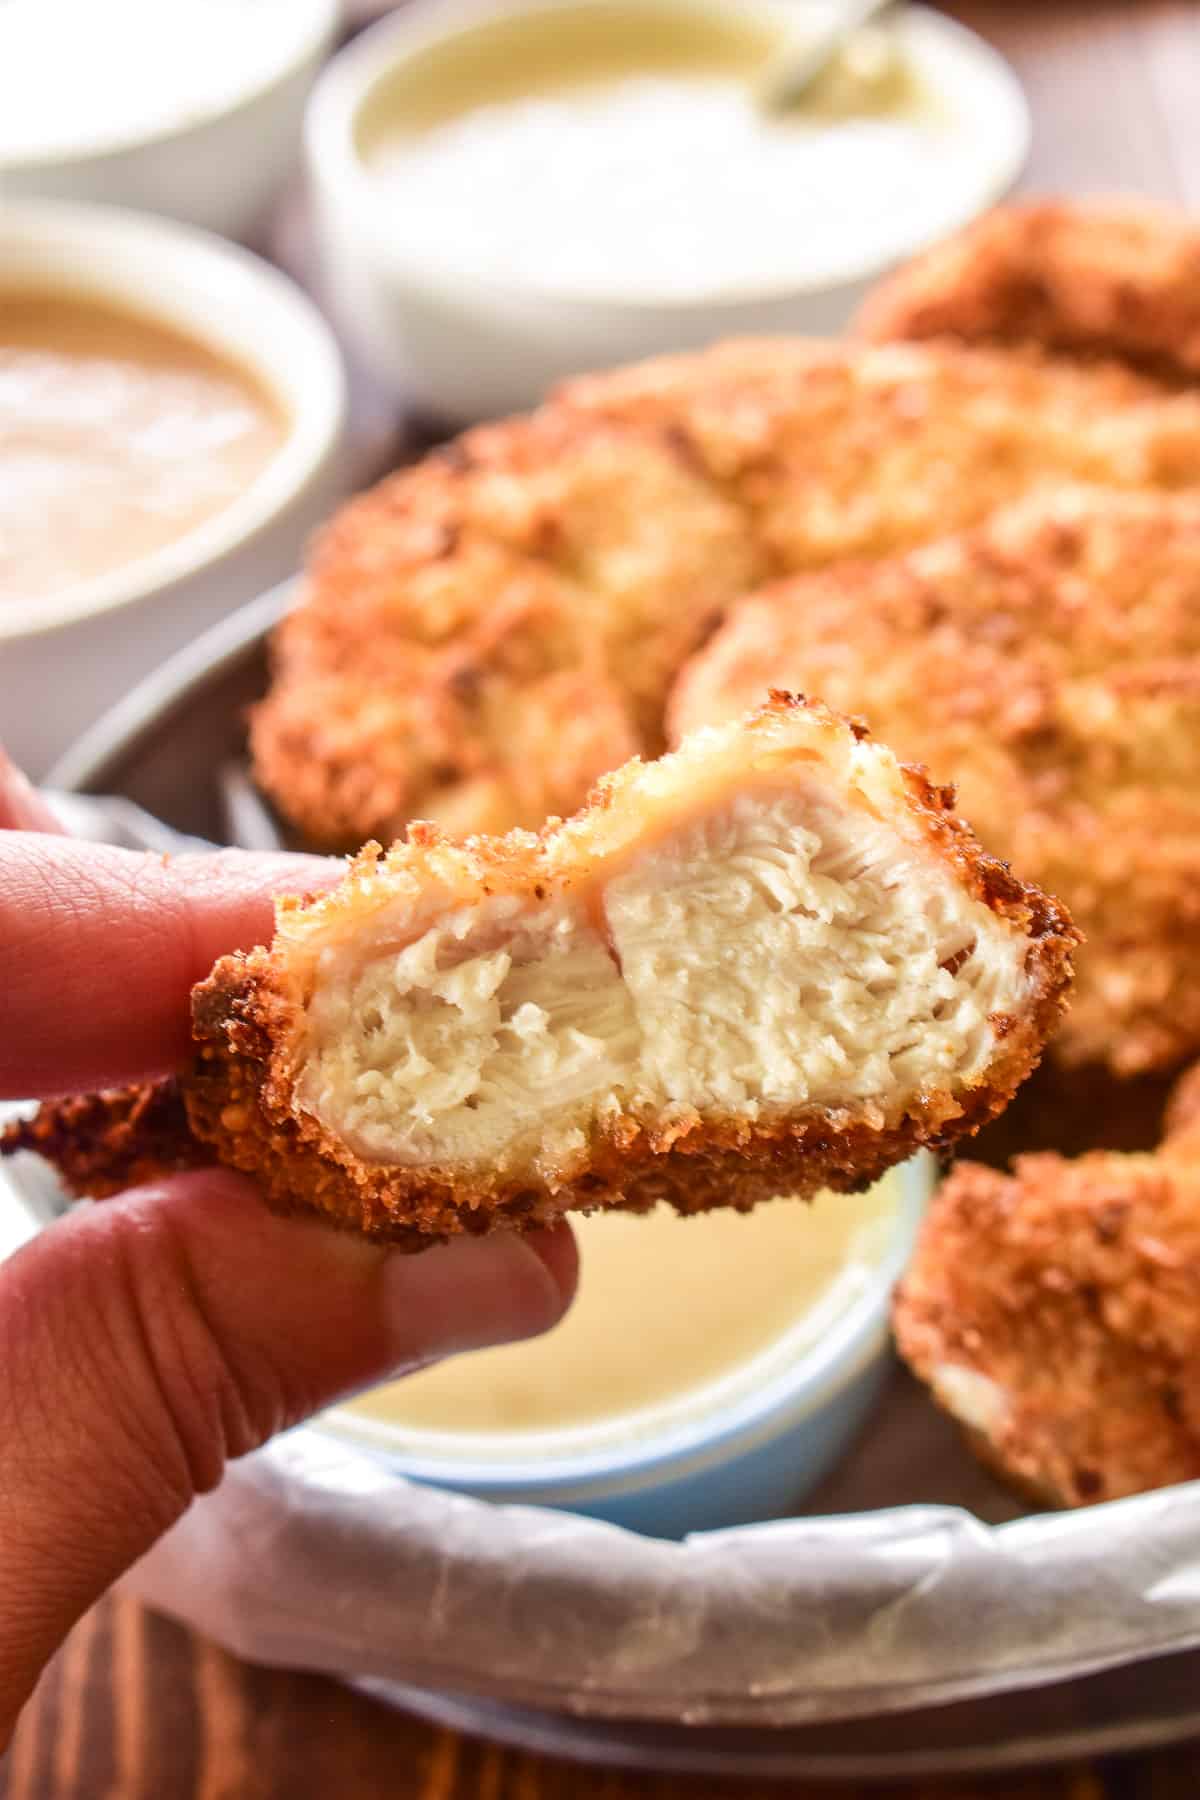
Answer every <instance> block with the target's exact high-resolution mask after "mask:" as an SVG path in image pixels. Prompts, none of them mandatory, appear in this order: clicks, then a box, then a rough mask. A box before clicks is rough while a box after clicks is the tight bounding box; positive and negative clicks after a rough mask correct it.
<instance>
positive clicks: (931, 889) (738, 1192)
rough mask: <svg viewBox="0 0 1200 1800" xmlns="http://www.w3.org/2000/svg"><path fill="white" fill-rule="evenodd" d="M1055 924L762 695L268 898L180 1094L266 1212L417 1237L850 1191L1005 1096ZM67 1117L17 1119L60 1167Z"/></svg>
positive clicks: (1051, 990)
mask: <svg viewBox="0 0 1200 1800" xmlns="http://www.w3.org/2000/svg"><path fill="white" fill-rule="evenodd" d="M1074 938H1075V933H1074V931H1073V928H1072V927H1071V925H1070V923H1069V921H1068V920H1067V918H1066V916H1065V914H1064V913H1063V912H1062V910H1061V909H1060V908H1059V907H1058V906H1057V905H1056V904H1055V903H1054V902H1053V901H1049V900H1047V899H1046V898H1045V896H1044V895H1042V894H1040V893H1039V892H1038V891H1037V890H1036V889H1033V888H1028V887H1024V886H1023V885H1022V884H1021V883H1020V882H1019V881H1017V880H1015V879H1014V877H1013V876H1012V875H1011V874H1010V873H1009V872H1008V870H1007V869H1006V868H1005V867H1004V866H1003V865H1002V864H999V863H997V862H995V861H993V859H992V858H990V857H988V856H986V855H985V854H984V853H983V852H982V851H981V850H980V848H979V846H978V844H977V843H976V841H975V839H974V838H973V837H972V836H971V834H970V832H969V831H968V830H967V829H966V828H965V827H964V826H963V825H962V824H961V823H960V822H959V821H958V820H957V819H956V818H955V817H954V816H953V814H952V812H951V811H950V796H949V795H948V794H947V793H946V792H945V791H944V790H941V789H938V788H935V787H932V786H931V785H930V783H929V782H928V781H927V780H926V779H925V777H924V775H923V774H922V773H920V772H919V771H915V770H909V769H904V768H902V767H901V766H900V765H899V764H898V763H897V762H896V760H895V758H894V757H893V756H892V755H891V753H890V752H889V751H887V750H885V749H883V748H882V747H881V746H878V745H875V744H872V743H871V742H869V741H867V739H866V734H865V733H864V732H863V731H862V730H861V728H852V727H851V726H849V725H848V724H847V723H846V722H845V721H844V720H841V719H838V718H837V717H836V716H834V715H833V714H831V713H828V712H827V711H826V710H825V709H824V708H821V707H809V706H805V705H804V704H802V703H800V702H797V701H794V700H791V699H789V698H788V697H787V696H784V695H778V696H776V697H775V698H774V700H773V701H772V703H771V704H770V705H769V706H767V707H764V708H763V709H761V711H759V712H758V713H755V714H752V715H751V716H750V717H749V718H748V719H746V720H743V721H738V722H736V723H734V724H732V725H728V726H726V727H724V728H723V729H721V730H717V731H710V732H700V733H698V734H697V735H696V736H695V737H694V738H693V739H691V740H690V741H689V742H688V743H687V744H685V745H684V746H683V748H682V749H681V750H679V751H678V752H676V753H675V754H674V755H671V756H668V757H665V758H664V759H663V760H662V761H660V762H658V763H654V764H649V765H645V764H641V763H637V762H634V763H631V764H629V765H628V766H627V767H625V768H624V769H622V770H621V771H619V772H618V773H617V774H616V775H613V776H610V777H609V778H607V779H606V780H605V781H604V782H603V783H602V784H601V785H600V787H599V788H598V789H597V790H596V792H595V793H594V794H593V796H592V798H591V800H590V802H589V804H588V805H587V806H586V807H585V808H584V810H583V811H582V812H580V813H579V814H578V815H577V816H576V817H575V818H574V819H571V820H569V821H567V822H566V823H565V824H564V823H562V822H560V821H554V822H552V823H551V825H550V826H549V827H547V829H546V830H545V831H544V832H543V833H542V834H541V835H540V836H539V837H533V836H531V835H530V834H528V833H524V832H515V833H513V834H511V835H510V836H509V837H506V838H502V839H499V840H487V839H477V840H473V841H471V842H468V843H467V844H466V845H461V846H460V845H454V844H452V843H450V842H448V841H447V840H446V839H444V838H443V837H441V835H440V834H439V833H437V832H435V831H433V830H432V829H431V828H424V829H422V828H416V829H415V830H414V831H413V833H412V834H411V835H410V841H409V842H408V843H406V844H401V845H398V846H396V847H395V848H394V849H393V850H391V851H390V852H389V853H388V854H387V855H386V856H384V855H383V854H382V853H381V852H380V851H379V850H378V849H377V848H376V847H371V848H369V849H368V850H367V851H365V852H363V854H362V855H361V856H360V857H359V858H358V859H357V860H356V861H355V863H354V865H353V866H352V868H351V870H350V873H349V874H348V876H347V877H346V879H345V881H344V882H343V883H342V884H341V885H340V886H339V887H338V888H336V889H335V890H334V891H333V892H331V893H330V894H327V895H325V896H324V897H323V898H321V899H318V900H316V901H315V902H314V903H312V904H310V905H303V904H301V903H298V902H294V903H286V902H285V903H284V905H283V906H282V908H281V910H280V913H279V919H278V927H277V931H276V936H275V941H274V943H273V945H272V946H271V947H270V948H269V949H264V950H259V951H255V952H252V953H251V954H249V955H245V956H236V957H232V958H227V959H225V960H224V961H222V962H221V963H219V964H218V965H217V967H216V969H215V970H214V972H213V974H212V976H211V977H210V978H209V979H208V980H207V981H205V982H204V983H202V984H201V986H200V987H199V988H198V989H197V991H196V995H195V1000H194V1022H195V1031H196V1037H197V1042H198V1052H199V1054H198V1060H197V1062H196V1065H195V1066H194V1067H193V1069H192V1070H191V1072H190V1073H189V1074H188V1075H187V1076H186V1077H185V1079H184V1082H183V1093H184V1099H185V1101H186V1105H187V1109H188V1114H189V1116H190V1120H191V1124H192V1128H193V1131H194V1132H195V1133H196V1135H197V1136H198V1137H199V1138H200V1139H201V1140H202V1141H203V1142H204V1143H205V1144H206V1145H211V1146H214V1147H215V1149H216V1152H217V1154H218V1156H219V1157H220V1159H221V1160H222V1161H223V1162H226V1163H229V1164H231V1165H232V1166H234V1167H236V1168H239V1169H243V1170H245V1171H247V1172H248V1173H250V1174H252V1175H253V1177H254V1178H255V1180H256V1181H257V1183H258V1184H259V1186H260V1188H261V1189H262V1190H263V1192H264V1193H265V1194H266V1195H267V1197H268V1198H269V1199H270V1200H271V1201H272V1203H273V1204H274V1205H275V1206H277V1207H280V1208H285V1209H286V1208H292V1207H297V1206H299V1207H305V1208H309V1209H315V1210H316V1211H319V1212H321V1213H324V1214H327V1215H329V1216H332V1217H333V1218H335V1219H337V1220H339V1221H340V1222H342V1223H345V1224H349V1225H353V1226H356V1227H357V1228H359V1229H360V1230H362V1231H364V1232H367V1233H369V1234H371V1235H376V1236H381V1237H388V1238H390V1239H392V1240H393V1241H396V1242H400V1243H402V1244H404V1245H405V1246H406V1247H408V1248H411V1249H418V1248H421V1247H422V1246H423V1245H425V1244H428V1243H429V1242H431V1241H434V1240H436V1239H438V1238H442V1237H447V1236H452V1235H454V1234H456V1233H460V1232H469V1233H477V1232H482V1231H486V1230H488V1229H490V1228H491V1227H493V1226H496V1225H508V1226H516V1227H519V1228H521V1229H528V1228H529V1227H531V1226H535V1225H537V1224H539V1223H543V1222H546V1221H549V1220H552V1219H554V1218H556V1217H558V1216H559V1215H560V1214H561V1213H562V1212H564V1211H565V1210H567V1209H568V1208H572V1207H576V1208H592V1207H595V1206H599V1205H619V1206H627V1207H635V1208H644V1207H649V1206H651V1205H652V1204H654V1203H655V1202H656V1201H659V1200H667V1201H669V1202H670V1203H671V1204H673V1205H674V1206H676V1207H677V1208H678V1209H679V1210H680V1211H683V1212H695V1211H699V1210H702V1209H704V1208H706V1207H709V1206H716V1205H727V1206H737V1207H747V1206H751V1205H753V1204H754V1203H755V1202H757V1201H759V1200H763V1199H768V1198H770V1197H772V1196H773V1195H775V1194H780V1193H793V1194H802V1195H806V1194H812V1193H814V1192H815V1191H816V1190H817V1189H819V1188H823V1187H833V1188H839V1189H843V1190H848V1189H856V1188H860V1187H863V1186H865V1185H867V1183H869V1182H870V1181H871V1180H873V1179H875V1178H876V1177H877V1176H878V1175H880V1174H881V1173H882V1172H883V1171H884V1170H885V1169H887V1168H888V1167H890V1166H891V1165H892V1164H893V1163H895V1162H897V1161H899V1160H900V1159H901V1158H902V1157H904V1156H906V1155H908V1154H909V1153H910V1152H911V1151H913V1150H915V1149H916V1148H918V1147H919V1146H920V1145H922V1144H949V1143H952V1142H953V1141H955V1140H956V1139H957V1138H959V1137H961V1136H962V1135H963V1134H964V1133H969V1132H971V1131H974V1130H976V1129H977V1128H978V1127H979V1126H980V1125H981V1124H983V1123H984V1122H985V1121H986V1120H987V1119H989V1118H991V1117H992V1116H993V1115H994V1114H995V1113H996V1112H998V1111H999V1110H1000V1109H1001V1108H1002V1107H1003V1105H1004V1104H1005V1103H1006V1101H1007V1100H1008V1098H1009V1097H1010V1096H1011V1094H1012V1093H1013V1091H1014V1089H1015V1088H1016V1086H1017V1085H1018V1083H1019V1082H1020V1081H1021V1080H1023V1079H1024V1077H1025V1075H1026V1074H1028V1072H1029V1070H1030V1069H1031V1068H1032V1067H1033V1065H1034V1064H1035V1063H1036V1061H1037V1059H1038V1057H1039V1055H1040V1053H1041V1049H1042V1045H1043V1043H1044V1041H1045V1038H1046V1036H1047V1034H1048V1032H1049V1031H1050V1030H1051V1028H1052V1027H1053V1025H1054V1024H1055V1023H1056V1021H1057V1018H1058V1015H1059V1013H1060V1011H1061V1009H1062V1007H1063V1005H1064V1002H1065V995H1066V990H1067V986H1068V982H1069V976H1070V953H1071V949H1072V946H1073V942H1074ZM74 1104H75V1105H76V1106H78V1105H79V1104H80V1103H74ZM127 1118H128V1114H127V1113H124V1114H123V1113H122V1111H121V1103H120V1102H117V1103H115V1110H114V1120H117V1121H119V1122H124V1121H127ZM71 1131H72V1124H71V1119H70V1117H69V1116H65V1115H64V1114H63V1112H62V1110H61V1109H58V1110H55V1109H51V1111H50V1113H49V1114H48V1115H46V1116H44V1117H43V1118H42V1120H41V1121H39V1122H38V1123H35V1125H34V1126H32V1127H28V1128H26V1129H25V1132H24V1134H23V1136H22V1138H21V1141H22V1142H24V1143H31V1144H32V1145H33V1146H34V1147H39V1145H40V1147H43V1148H45V1149H47V1150H48V1151H50V1152H51V1153H52V1154H56V1157H57V1160H59V1161H61V1162H65V1163H66V1164H67V1166H68V1168H69V1167H70V1166H71V1151H70V1143H71ZM120 1147H121V1153H122V1155H124V1156H128V1154H129V1153H130V1145H129V1141H128V1134H127V1133H126V1134H125V1136H124V1137H122V1139H121V1145H120ZM99 1161H100V1158H99V1157H98V1156H97V1155H96V1153H95V1146H94V1144H92V1145H89V1147H88V1155H87V1157H86V1159H85V1158H84V1157H83V1156H82V1155H81V1156H80V1157H79V1158H77V1166H78V1167H79V1169H80V1172H81V1173H82V1174H83V1176H84V1179H85V1180H87V1181H88V1182H89V1183H90V1184H91V1185H92V1186H93V1187H94V1186H95V1185H96V1183H97V1182H98V1181H102V1180H103V1171H102V1169H100V1168H99V1166H98V1164H99Z"/></svg>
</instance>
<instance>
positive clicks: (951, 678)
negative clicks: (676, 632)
mask: <svg viewBox="0 0 1200 1800" xmlns="http://www.w3.org/2000/svg"><path fill="white" fill-rule="evenodd" d="M771 681H782V682H786V683H788V684H794V685H795V686H797V687H801V688H803V689H804V690H805V691H807V692H810V693H819V694H821V695H823V696H824V698H825V699H826V700H828V701H829V703H830V704H831V705H833V706H836V707H840V708H841V709H843V710H845V711H854V712H859V713H861V714H862V715H863V716H864V717H865V718H866V720H867V722H868V723H869V724H870V726H871V727H872V729H873V730H874V731H876V732H877V733H878V734H879V736H880V737H882V738H883V740H884V741H885V742H886V743H889V744H891V745H893V746H894V747H895V748H896V750H897V751H898V752H899V753H900V754H902V755H904V756H911V757H914V758H917V759H919V760H921V761H923V762H928V763H930V764H931V765H932V766H934V767H935V768H938V769H941V770H945V771H946V772H947V773H949V774H951V775H952V776H953V777H954V780H955V783H956V785H957V789H958V796H959V805H960V806H961V808H962V810H963V812H964V813H965V814H966V816H967V818H968V819H970V821H971V823H972V825H973V826H974V827H975V828H976V830H977V831H978V832H979V833H980V835H981V836H982V838H983V840H984V842H985V843H987V844H989V845H991V846H992V847H993V848H994V849H995V850H997V851H999V852H1000V853H1002V854H1003V855H1005V856H1007V857H1009V858H1011V860H1012V862H1013V863H1014V865H1015V866H1016V867H1017V868H1019V869H1020V870H1021V871H1022V872H1023V873H1024V874H1026V875H1028V876H1029V878H1030V879H1031V880H1033V881H1036V882H1037V883H1038V884H1039V885H1040V886H1041V887H1043V888H1045V889H1047V890H1048V891H1049V892H1051V893H1057V894H1061V895H1062V897H1063V899H1064V900H1065V901H1066V902H1067V904H1068V906H1069V907H1070V908H1071V911H1072V914H1073V915H1074V917H1075V920H1076V922H1077V924H1078V925H1079V927H1080V929H1081V930H1082V932H1083V934H1084V938H1085V948H1084V950H1083V951H1082V953H1081V955H1080V958H1079V981H1078V986H1077V990H1076V995H1075V999H1074V1002H1073V1004H1072V1008H1071V1013H1070V1016H1069V1018H1068V1020H1067V1022H1066V1025H1065V1027H1064V1029H1063V1031H1062V1032H1061V1034H1059V1036H1058V1037H1057V1038H1056V1040H1055V1044H1054V1053H1055V1055H1056V1057H1058V1058H1060V1059H1062V1060H1064V1061H1066V1062H1069V1063H1071V1064H1075V1065H1080V1064H1084V1063H1105V1064H1107V1065H1108V1066H1109V1067H1110V1068H1111V1069H1112V1070H1113V1071H1114V1072H1116V1073H1118V1074H1120V1075H1123V1076H1130V1075H1134V1074H1138V1073H1140V1072H1142V1071H1147V1070H1154V1069H1162V1070H1169V1069H1171V1068H1172V1067H1174V1066H1177V1065H1178V1063H1179V1062H1180V1061H1181V1060H1183V1059H1184V1058H1186V1057H1189V1056H1194V1055H1196V1054H1197V1053H1200V502H1197V500H1195V499H1194V498H1192V497H1190V496H1189V497H1168V496H1157V495H1117V494H1112V493H1108V492H1099V491H1089V490H1075V491H1065V492H1062V493H1059V494H1055V495H1050V496H1048V497H1035V498H1031V499H1029V500H1026V501H1023V502H1020V503H1018V504H1017V505H1016V506H1014V507H1012V508H1009V509H1006V510H1005V511H1003V512H1000V513H997V514H996V515H994V516H993V518H992V519H990V520H989V521H988V522H987V523H986V524H984V525H982V526H980V527H978V528H977V529H975V530H973V531H970V532H965V533H962V534H960V535H958V536H955V537H951V538H947V539H945V540H944V541H942V542H940V543H935V544H931V545H927V546H924V547H922V548H920V549H917V550H913V551H911V552H908V553H907V554H905V555H903V556H898V557H893V558H890V559H888V560H886V561H882V562H877V563H871V564H868V563H857V564H850V565H844V566H842V567H840V568H838V569H836V570H831V571H829V572H828V573H825V574H819V575H812V576H809V577H803V578H800V579H798V580H795V581H791V582H787V583H782V584H779V585H777V586H775V587H773V588H770V589H767V590H764V591H763V592H762V593H761V594H759V595H756V596H753V597H751V598H749V599H747V600H745V601H743V602H742V603H741V604H740V605H738V606H737V607H735V608H734V609H733V610H732V612H731V613H730V615H729V617H728V619H727V621H726V623H725V625H724V626H723V627H722V629H721V630H720V631H719V632H718V634H717V635H716V637H715V638H713V639H712V640H711V642H710V643H709V645H708V647H707V648H706V650H705V651H703V652H702V653H701V654H700V655H699V656H698V657H696V658H694V659H693V660H692V662H691V663H690V664H689V666H688V668H687V669H686V670H685V672H684V675H683V677H682V679H681V681H680V683H679V684H678V686H677V688H676V690H675V692H674V694H673V696H672V699H671V703H670V709H669V715H668V716H669V722H670V726H671V730H672V733H673V734H674V735H675V736H679V735H680V734H682V733H683V732H686V731H690V730H693V729H695V728H696V727H697V726H698V725H700V724H703V723H715V722H719V721H720V720H722V719H725V718H729V717H735V716H737V714H739V713H740V712H741V711H742V710H743V709H744V708H745V707H746V706H748V705H750V704H751V703H752V702H753V701H754V699H755V698H756V697H757V696H758V695H759V694H761V692H762V691H763V688H764V687H765V686H766V685H767V683H768V682H771Z"/></svg>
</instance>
